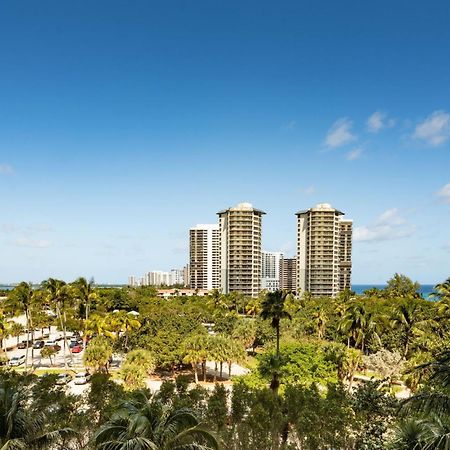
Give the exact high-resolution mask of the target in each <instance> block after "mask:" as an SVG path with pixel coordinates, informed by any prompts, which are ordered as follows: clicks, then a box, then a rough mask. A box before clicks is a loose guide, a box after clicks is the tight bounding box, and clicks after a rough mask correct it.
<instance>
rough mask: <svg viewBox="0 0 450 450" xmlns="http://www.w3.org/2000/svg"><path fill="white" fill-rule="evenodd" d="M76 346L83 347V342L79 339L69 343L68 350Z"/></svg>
mask: <svg viewBox="0 0 450 450" xmlns="http://www.w3.org/2000/svg"><path fill="white" fill-rule="evenodd" d="M77 345H83V341H82V340H81V339H76V340H71V341H70V342H69V348H73V347H76V346H77Z"/></svg>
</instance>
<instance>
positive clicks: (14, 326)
mask: <svg viewBox="0 0 450 450" xmlns="http://www.w3.org/2000/svg"><path fill="white" fill-rule="evenodd" d="M9 332H10V334H11V336H12V337H15V338H17V345H19V337H20V335H21V334H23V333H24V332H25V327H24V326H23V325H22V324H21V323H18V322H11V327H10V329H9Z"/></svg>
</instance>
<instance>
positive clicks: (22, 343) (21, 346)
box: [17, 339, 33, 350]
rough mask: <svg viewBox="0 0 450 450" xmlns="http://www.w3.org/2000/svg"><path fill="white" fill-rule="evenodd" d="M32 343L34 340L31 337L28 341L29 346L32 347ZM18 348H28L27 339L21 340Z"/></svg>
mask: <svg viewBox="0 0 450 450" xmlns="http://www.w3.org/2000/svg"><path fill="white" fill-rule="evenodd" d="M32 345H33V341H32V340H31V339H30V340H29V341H28V346H29V347H31V346H32ZM17 348H19V349H21V350H23V349H24V348H27V341H26V340H25V341H22V342H19V343H18V344H17Z"/></svg>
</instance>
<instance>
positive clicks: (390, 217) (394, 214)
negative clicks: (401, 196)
mask: <svg viewBox="0 0 450 450" xmlns="http://www.w3.org/2000/svg"><path fill="white" fill-rule="evenodd" d="M404 223H406V220H405V218H404V217H402V216H401V215H400V213H399V211H398V209H397V208H390V209H387V210H386V211H384V213H382V214H380V215H379V216H378V219H377V221H376V224H377V225H403V224H404Z"/></svg>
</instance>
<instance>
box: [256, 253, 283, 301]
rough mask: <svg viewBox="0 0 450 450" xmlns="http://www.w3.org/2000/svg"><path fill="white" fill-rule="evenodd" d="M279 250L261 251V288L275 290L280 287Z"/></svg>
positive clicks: (280, 257) (280, 254)
mask: <svg viewBox="0 0 450 450" xmlns="http://www.w3.org/2000/svg"><path fill="white" fill-rule="evenodd" d="M282 259H283V253H281V252H267V251H264V250H263V251H262V252H261V289H262V290H267V291H269V292H275V291H276V290H278V289H280V263H281V260H282Z"/></svg>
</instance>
